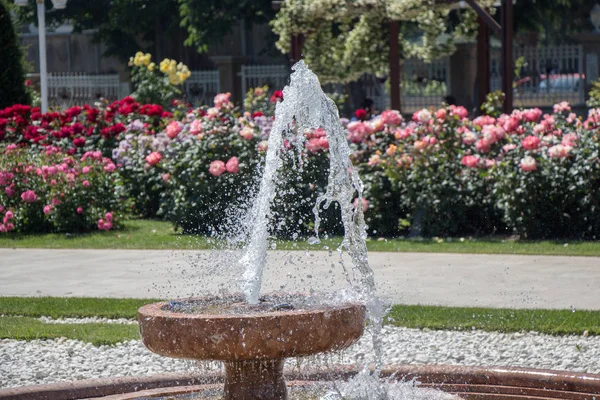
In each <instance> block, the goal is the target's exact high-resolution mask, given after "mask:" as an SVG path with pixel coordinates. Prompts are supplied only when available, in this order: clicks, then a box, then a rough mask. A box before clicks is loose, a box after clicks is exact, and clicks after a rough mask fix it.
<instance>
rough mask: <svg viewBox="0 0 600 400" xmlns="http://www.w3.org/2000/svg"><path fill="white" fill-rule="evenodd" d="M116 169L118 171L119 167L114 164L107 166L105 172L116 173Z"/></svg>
mask: <svg viewBox="0 0 600 400" xmlns="http://www.w3.org/2000/svg"><path fill="white" fill-rule="evenodd" d="M116 169H117V166H116V165H115V164H113V163H110V164H106V165H105V166H104V171H106V172H108V173H112V172H115V170H116Z"/></svg>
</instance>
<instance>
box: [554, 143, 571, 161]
mask: <svg viewBox="0 0 600 400" xmlns="http://www.w3.org/2000/svg"><path fill="white" fill-rule="evenodd" d="M570 150H571V147H570V146H564V145H562V144H557V145H556V146H552V147H550V148H549V149H548V156H550V158H566V157H568V156H569V151H570Z"/></svg>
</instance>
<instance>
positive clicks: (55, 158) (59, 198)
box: [0, 144, 127, 233]
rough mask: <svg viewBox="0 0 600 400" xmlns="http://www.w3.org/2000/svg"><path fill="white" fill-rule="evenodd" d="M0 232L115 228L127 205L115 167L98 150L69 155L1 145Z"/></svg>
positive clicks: (59, 151) (78, 230) (50, 147)
mask: <svg viewBox="0 0 600 400" xmlns="http://www.w3.org/2000/svg"><path fill="white" fill-rule="evenodd" d="M0 153H1V154H2V156H1V157H0V217H1V218H2V219H1V220H0V232H18V233H30V232H72V233H73V232H88V231H91V230H95V229H100V230H110V229H114V228H118V226H119V223H120V221H121V220H122V219H123V218H124V216H125V215H126V214H125V211H126V209H127V201H126V199H125V197H124V195H125V194H124V193H123V192H122V190H121V184H120V177H119V174H118V172H117V167H116V166H115V164H114V163H113V162H112V160H111V159H109V158H106V157H102V153H101V152H100V151H95V152H87V153H85V154H84V155H83V156H82V157H74V156H69V155H66V154H64V153H62V152H61V150H60V149H59V148H57V147H52V146H48V147H46V148H45V149H44V150H43V151H42V152H38V151H31V150H26V149H20V148H18V147H17V146H16V145H15V144H10V145H8V146H1V147H0Z"/></svg>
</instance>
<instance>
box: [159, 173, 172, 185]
mask: <svg viewBox="0 0 600 400" xmlns="http://www.w3.org/2000/svg"><path fill="white" fill-rule="evenodd" d="M161 178H162V180H163V182H165V183H169V181H170V180H171V174H167V173H165V174H162V176H161Z"/></svg>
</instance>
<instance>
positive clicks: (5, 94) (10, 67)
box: [0, 1, 31, 109]
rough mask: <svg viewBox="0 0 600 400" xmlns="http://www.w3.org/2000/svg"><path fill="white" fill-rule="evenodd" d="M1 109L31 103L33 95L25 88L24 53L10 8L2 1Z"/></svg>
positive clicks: (0, 17)
mask: <svg viewBox="0 0 600 400" xmlns="http://www.w3.org/2000/svg"><path fill="white" fill-rule="evenodd" d="M0 43H1V44H2V45H1V46H0V60H2V70H1V71H0V109H2V108H5V107H8V106H12V105H13V104H29V103H30V102H31V96H30V95H29V93H28V92H27V89H26V88H25V70H24V68H23V64H22V61H23V54H22V52H21V49H20V47H19V42H18V40H17V34H16V33H15V30H14V27H13V23H12V21H11V17H10V12H9V10H8V8H7V7H6V6H5V5H4V3H3V2H2V1H0Z"/></svg>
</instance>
